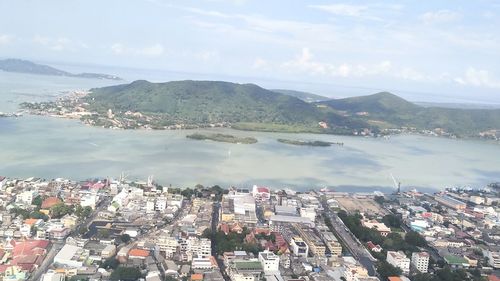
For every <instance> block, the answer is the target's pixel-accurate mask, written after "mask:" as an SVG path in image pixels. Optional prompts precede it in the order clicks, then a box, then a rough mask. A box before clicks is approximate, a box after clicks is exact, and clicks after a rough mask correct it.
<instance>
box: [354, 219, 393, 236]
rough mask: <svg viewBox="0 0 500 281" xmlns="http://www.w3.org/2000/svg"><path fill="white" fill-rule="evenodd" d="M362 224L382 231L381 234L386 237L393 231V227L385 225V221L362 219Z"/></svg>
mask: <svg viewBox="0 0 500 281" xmlns="http://www.w3.org/2000/svg"><path fill="white" fill-rule="evenodd" d="M361 224H362V225H363V226H364V227H367V228H371V229H375V230H377V231H378V232H379V233H380V235H382V236H384V237H385V236H387V235H389V233H391V229H390V228H389V227H387V225H385V224H384V223H381V222H378V221H375V220H371V221H369V220H362V221H361Z"/></svg>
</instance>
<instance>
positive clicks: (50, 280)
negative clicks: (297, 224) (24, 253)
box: [41, 271, 66, 281]
mask: <svg viewBox="0 0 500 281" xmlns="http://www.w3.org/2000/svg"><path fill="white" fill-rule="evenodd" d="M65 279H66V277H65V276H64V274H62V273H56V272H52V271H49V272H47V273H45V274H44V275H42V279H41V281H64V280H65Z"/></svg>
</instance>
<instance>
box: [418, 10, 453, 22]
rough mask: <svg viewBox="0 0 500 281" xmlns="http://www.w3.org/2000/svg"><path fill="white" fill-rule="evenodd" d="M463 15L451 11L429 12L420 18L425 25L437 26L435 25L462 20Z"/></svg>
mask: <svg viewBox="0 0 500 281" xmlns="http://www.w3.org/2000/svg"><path fill="white" fill-rule="evenodd" d="M461 17H462V15H461V14H459V13H457V12H454V11H450V10H439V11H433V12H427V13H425V14H423V15H421V16H420V19H421V20H422V21H423V22H424V23H425V24H435V23H447V22H452V21H456V20H458V19H460V18H461Z"/></svg>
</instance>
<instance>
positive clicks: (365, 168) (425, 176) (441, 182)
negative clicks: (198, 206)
mask: <svg viewBox="0 0 500 281" xmlns="http://www.w3.org/2000/svg"><path fill="white" fill-rule="evenodd" d="M111 83H116V82H110V81H102V80H91V79H76V78H64V77H51V76H34V75H26V74H12V73H1V72H0V111H3V112H12V111H15V110H16V108H17V104H19V103H21V102H23V101H41V100H47V99H50V98H53V97H55V96H57V95H60V94H61V91H67V90H73V89H89V88H92V87H99V86H103V85H109V84H111ZM210 131H213V130H210ZM217 131H218V132H221V131H222V132H224V133H229V134H233V135H242V136H254V137H256V138H257V139H258V141H259V142H258V143H257V144H251V145H244V144H228V143H218V142H211V141H196V140H189V139H186V137H185V136H186V135H187V134H190V133H193V132H194V131H191V130H189V131H145V130H136V131H132V130H111V129H103V128H96V127H88V126H84V125H82V124H81V123H79V122H78V121H76V120H65V119H58V118H49V117H39V116H24V117H22V118H17V119H16V118H0V175H4V176H10V177H30V176H36V177H43V178H55V177H66V178H72V179H86V178H91V177H107V176H109V177H119V175H120V173H121V172H125V173H126V174H127V175H128V176H129V179H136V178H137V179H146V178H147V177H148V176H149V175H154V177H155V179H156V180H157V181H158V182H159V183H160V184H164V185H168V184H172V185H174V186H182V187H187V186H193V185H195V184H197V183H201V184H204V185H213V184H219V185H223V186H228V185H237V186H250V185H252V184H259V185H269V186H270V187H272V188H282V187H293V188H297V189H309V188H319V187H324V186H330V187H335V188H336V189H337V190H341V191H375V190H381V191H390V189H392V188H393V185H394V184H393V180H392V178H391V176H390V175H391V173H392V174H393V175H394V176H395V177H396V178H397V180H399V181H401V182H402V185H403V187H405V188H410V187H416V188H417V189H422V188H428V189H441V188H444V187H451V186H472V187H483V186H484V185H486V184H488V183H491V182H494V181H500V167H499V166H498V159H500V145H499V144H498V143H492V142H486V141H475V140H450V139H444V138H434V137H423V136H409V135H405V136H394V137H391V138H390V139H374V138H361V137H345V136H334V135H313V134H277V133H261V132H241V131H235V130H229V129H217ZM278 138H288V139H301V140H325V141H333V142H343V143H344V144H345V145H344V146H336V145H334V146H331V147H326V148H325V147H307V146H303V147H302V146H292V145H286V144H282V143H278V142H277V141H276V139H278Z"/></svg>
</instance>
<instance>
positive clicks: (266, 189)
mask: <svg viewBox="0 0 500 281" xmlns="http://www.w3.org/2000/svg"><path fill="white" fill-rule="evenodd" d="M257 192H259V193H269V188H267V187H257Z"/></svg>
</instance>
